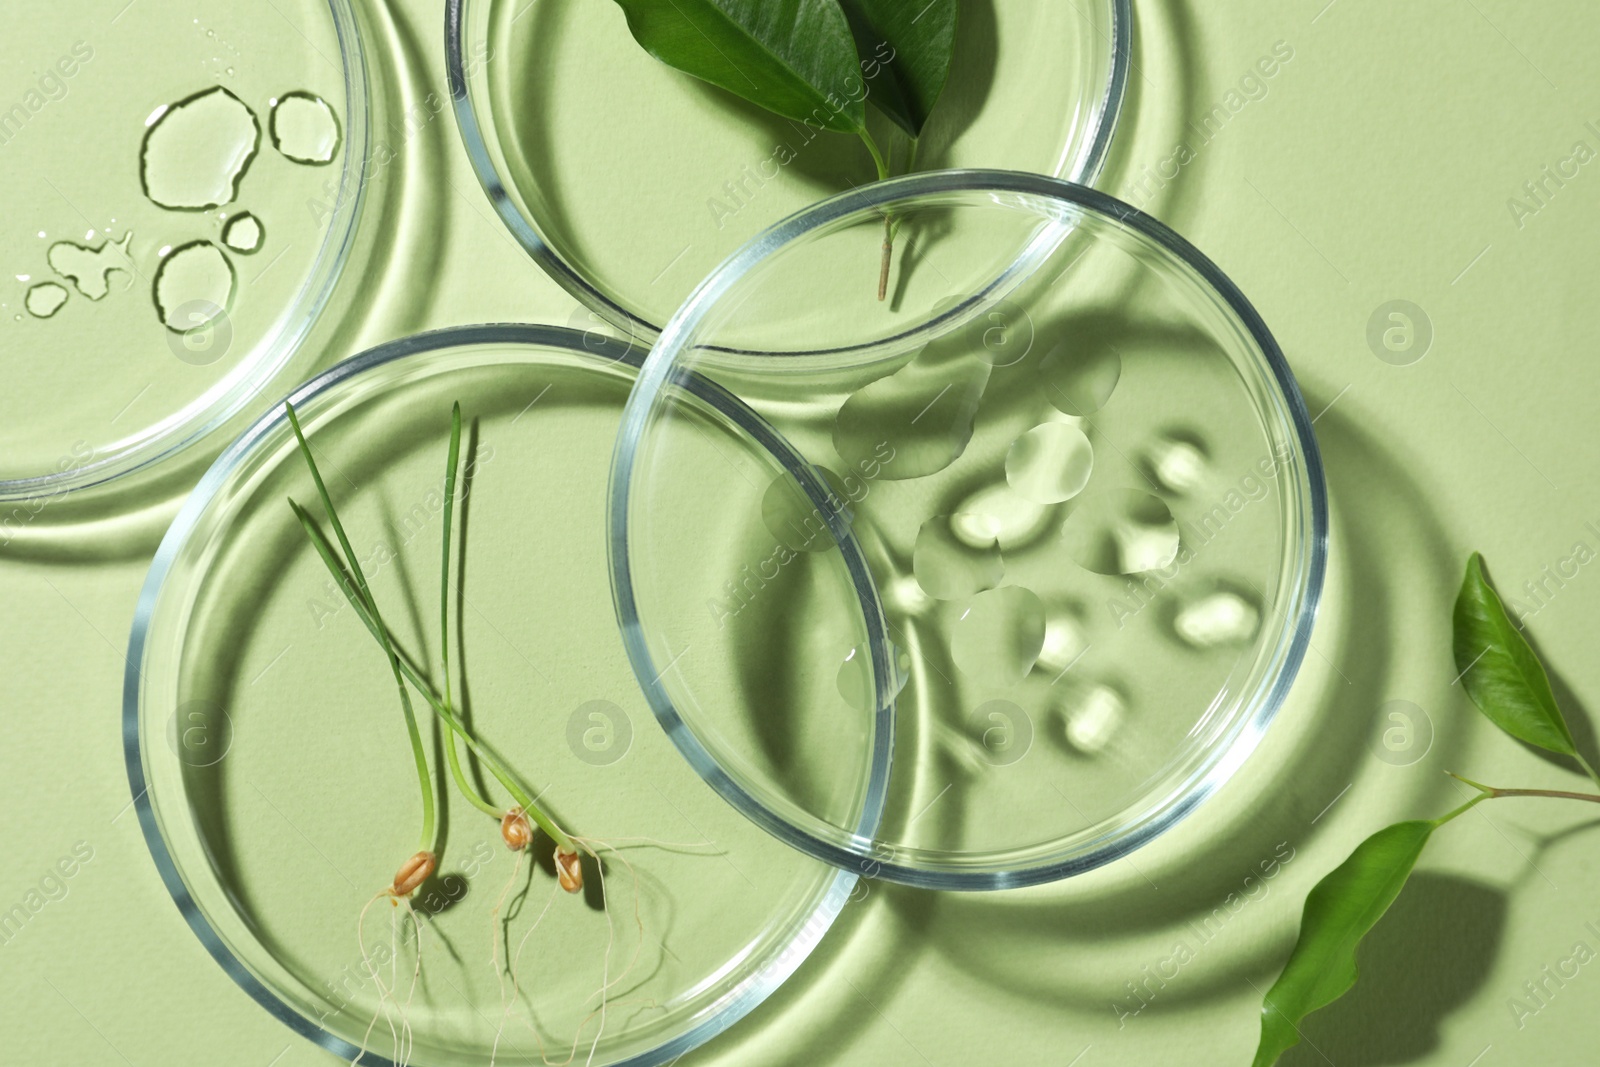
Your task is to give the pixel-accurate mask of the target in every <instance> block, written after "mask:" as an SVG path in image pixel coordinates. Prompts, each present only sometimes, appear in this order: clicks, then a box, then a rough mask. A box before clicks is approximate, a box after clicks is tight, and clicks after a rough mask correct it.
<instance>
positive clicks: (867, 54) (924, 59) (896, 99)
mask: <svg viewBox="0 0 1600 1067" xmlns="http://www.w3.org/2000/svg"><path fill="white" fill-rule="evenodd" d="M839 3H840V5H841V6H842V7H843V8H844V13H845V17H846V18H848V19H849V20H850V32H851V33H853V34H854V35H855V39H856V51H857V52H859V53H860V56H861V69H862V73H863V74H864V75H865V76H866V78H867V102H868V103H869V104H871V105H873V106H874V107H876V108H877V109H878V110H879V111H881V112H883V113H884V114H885V115H887V116H888V117H889V118H890V119H891V120H892V121H893V122H894V124H895V125H897V126H899V127H900V128H901V129H903V130H905V131H906V132H907V133H909V134H910V135H911V136H912V137H920V136H921V135H922V127H923V126H925V125H927V122H928V114H929V112H931V111H932V110H933V105H934V103H935V102H936V101H937V100H938V99H939V94H940V93H941V92H943V91H944V83H945V81H946V79H947V78H948V77H949V76H950V58H951V56H952V55H954V54H955V47H956V8H957V7H958V6H959V5H958V3H957V0H931V2H925V0H839Z"/></svg>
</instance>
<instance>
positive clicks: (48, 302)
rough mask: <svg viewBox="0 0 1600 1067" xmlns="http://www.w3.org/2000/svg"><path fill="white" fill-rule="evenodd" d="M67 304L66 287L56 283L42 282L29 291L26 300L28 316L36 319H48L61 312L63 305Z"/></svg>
mask: <svg viewBox="0 0 1600 1067" xmlns="http://www.w3.org/2000/svg"><path fill="white" fill-rule="evenodd" d="M66 302H67V290H66V287H65V286H61V285H57V284H56V283H55V282H40V283H39V284H38V285H35V286H34V287H33V288H31V289H29V290H28V295H27V298H26V299H25V300H24V304H25V306H26V307H27V309H28V314H30V315H32V316H33V317H34V318H36V319H48V318H49V317H50V316H51V315H54V314H55V313H56V312H58V311H60V310H61V305H63V304H65V303H66Z"/></svg>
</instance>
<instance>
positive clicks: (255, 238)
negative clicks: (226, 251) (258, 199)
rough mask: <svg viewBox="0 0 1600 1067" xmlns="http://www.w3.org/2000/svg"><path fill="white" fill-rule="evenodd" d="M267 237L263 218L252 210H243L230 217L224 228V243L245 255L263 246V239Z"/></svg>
mask: <svg viewBox="0 0 1600 1067" xmlns="http://www.w3.org/2000/svg"><path fill="white" fill-rule="evenodd" d="M265 237H266V230H265V229H264V228H263V227H262V225H261V220H260V219H258V218H256V217H255V216H254V215H252V214H250V212H248V211H245V212H241V213H240V214H238V215H235V216H234V217H233V218H231V219H229V220H228V222H227V225H225V226H224V227H223V228H222V243H223V244H225V245H227V246H228V247H229V248H231V249H233V250H234V251H235V252H243V253H244V254H245V255H249V254H250V253H252V252H254V251H256V250H257V249H259V248H260V247H261V241H262V239H263V238H265Z"/></svg>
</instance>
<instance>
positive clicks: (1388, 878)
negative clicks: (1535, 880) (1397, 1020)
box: [1252, 821, 1439, 1067]
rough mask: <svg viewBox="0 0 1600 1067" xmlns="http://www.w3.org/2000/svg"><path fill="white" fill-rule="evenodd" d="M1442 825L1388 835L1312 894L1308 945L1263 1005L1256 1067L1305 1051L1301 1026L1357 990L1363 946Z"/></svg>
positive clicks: (1399, 826)
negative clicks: (1359, 948)
mask: <svg viewBox="0 0 1600 1067" xmlns="http://www.w3.org/2000/svg"><path fill="white" fill-rule="evenodd" d="M1438 825H1439V824H1438V823H1437V822H1426V821H1420V822H1402V823H1395V824H1394V825H1393V826H1387V827H1384V828H1383V829H1382V830H1379V831H1378V832H1377V833H1375V834H1373V835H1372V836H1371V837H1369V838H1367V839H1366V840H1365V841H1363V842H1361V844H1359V845H1357V846H1356V850H1355V851H1354V852H1352V853H1350V858H1349V859H1347V860H1345V861H1344V862H1343V863H1341V864H1340V865H1339V866H1338V867H1336V868H1334V870H1333V871H1332V872H1331V873H1330V874H1329V875H1328V876H1327V877H1326V878H1324V879H1323V880H1322V881H1320V882H1318V883H1317V885H1316V888H1315V889H1313V890H1311V895H1310V896H1308V897H1306V910H1305V914H1304V915H1303V916H1302V917H1301V919H1300V939H1299V940H1298V941H1296V942H1295V945H1294V951H1293V952H1292V953H1290V954H1289V962H1288V964H1286V965H1285V966H1284V968H1283V973H1282V974H1281V975H1279V976H1278V980H1277V981H1276V982H1274V983H1273V986H1272V988H1271V989H1269V990H1267V995H1266V997H1265V998H1264V999H1263V1001H1262V1004H1261V1043H1260V1045H1259V1046H1257V1048H1256V1058H1255V1060H1254V1061H1252V1067H1272V1064H1274V1063H1277V1062H1278V1057H1279V1056H1281V1055H1283V1054H1284V1052H1286V1051H1288V1050H1289V1049H1291V1048H1293V1047H1294V1046H1295V1045H1298V1044H1299V1043H1300V1021H1301V1020H1302V1019H1304V1018H1305V1017H1306V1016H1307V1015H1310V1014H1311V1013H1312V1012H1314V1011H1316V1010H1317V1009H1318V1008H1322V1007H1326V1006H1327V1005H1329V1004H1332V1003H1333V1002H1334V1001H1335V1000H1338V999H1339V998H1340V997H1342V996H1344V995H1345V994H1346V993H1348V992H1349V991H1350V987H1351V986H1353V985H1355V983H1356V946H1357V945H1359V944H1360V943H1361V939H1362V938H1363V937H1365V936H1366V935H1367V932H1368V931H1370V930H1371V929H1372V928H1373V926H1375V925H1376V924H1377V922H1378V920H1379V919H1381V918H1383V913H1384V912H1386V911H1388V910H1389V905H1390V904H1393V903H1394V898H1395V897H1397V896H1399V895H1400V890H1401V889H1402V888H1403V887H1404V886H1405V884H1406V879H1407V878H1409V877H1410V876H1411V869H1412V868H1413V867H1415V866H1416V864H1417V857H1418V856H1420V855H1422V848H1423V846H1424V845H1426V844H1427V843H1428V838H1429V837H1430V836H1431V835H1432V834H1433V831H1434V830H1435V829H1436V828H1437V827H1438Z"/></svg>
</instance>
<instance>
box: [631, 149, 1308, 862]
mask: <svg viewBox="0 0 1600 1067" xmlns="http://www.w3.org/2000/svg"><path fill="white" fill-rule="evenodd" d="M886 231H887V232H888V233H890V235H891V236H892V242H893V243H892V248H891V253H892V259H891V274H890V284H889V286H888V293H887V299H884V300H882V301H880V300H879V298H878V286H877V284H876V283H877V279H878V275H879V270H880V266H881V255H882V247H883V244H884V235H885V232H886ZM1018 248H1024V249H1026V250H1027V252H1026V254H1025V255H1024V256H1023V257H1022V258H1021V259H1018V258H1017V255H1016V249H1018ZM984 278H993V279H998V280H997V281H993V282H990V283H984V284H981V285H978V286H974V285H972V284H971V279H984ZM706 382H714V383H716V384H717V385H718V386H720V387H721V388H723V389H725V390H727V391H728V392H729V393H730V394H732V395H733V396H735V397H737V398H738V399H739V400H741V401H742V402H743V404H744V405H745V407H744V409H741V410H744V411H746V412H747V415H746V416H745V417H742V418H740V419H731V418H729V417H728V415H727V414H726V409H725V408H719V407H716V406H713V405H710V404H708V403H707V402H706V399H705V386H704V383H706ZM691 386H692V388H691ZM795 457H800V461H799V462H796V461H795ZM610 492H611V505H610V509H611V510H610V524H611V533H610V538H611V544H610V552H611V566H612V580H613V588H614V594H615V597H616V602H617V611H618V616H619V620H620V623H621V627H622V632H623V635H624V640H625V643H626V645H627V649H628V654H629V656H630V658H631V660H632V664H633V668H634V672H635V674H636V675H637V676H638V678H639V681H640V683H641V684H642V685H643V686H644V689H645V692H646V695H647V697H648V699H649V701H650V703H651V706H652V708H653V710H654V712H655V714H656V716H657V717H658V719H659V720H660V721H661V723H662V724H663V726H665V728H666V730H667V733H668V735H669V736H670V737H671V738H672V739H673V741H674V742H675V743H676V744H677V746H678V748H679V749H680V750H681V751H682V752H683V753H684V754H685V756H686V757H687V758H688V759H689V761H690V763H691V764H692V765H693V766H694V767H695V768H696V769H697V770H698V771H699V773H700V774H701V776H702V777H703V778H704V779H705V780H706V781H707V782H708V783H709V784H710V785H711V786H712V787H713V788H714V789H716V790H717V791H718V792H719V793H720V794H722V796H723V797H724V798H725V799H726V800H728V801H729V802H730V803H732V804H733V805H734V806H736V807H737V808H739V809H740V810H742V811H743V812H744V813H745V815H747V816H748V817H749V818H751V819H753V820H754V821H755V822H756V823H758V824H759V825H761V826H763V827H764V828H765V829H767V830H768V831H770V832H771V833H773V834H774V835H776V836H777V837H779V838H781V839H782V840H784V841H787V842H788V843H789V844H791V845H793V846H795V847H797V848H799V849H801V850H802V851H805V852H807V853H809V854H811V855H814V856H817V857H820V858H823V859H825V860H828V861H830V862H832V863H834V864H836V865H839V866H841V867H844V868H846V869H848V870H851V871H854V872H857V873H860V874H862V875H865V876H867V877H877V878H884V879H888V880H892V881H898V882H903V883H907V884H912V885H919V886H926V887H933V888H945V889H967V890H979V889H1002V888H1008V887H1014V886H1023V885H1030V884H1036V883H1040V882H1046V881H1050V880H1054V879H1058V878H1062V877H1065V876H1068V875H1072V874H1075V873H1078V872H1081V871H1085V870H1089V869H1091V868H1093V867H1096V866H1098V865H1101V864H1104V863H1107V862H1110V861H1111V860H1114V859H1116V858H1118V857H1120V856H1122V855H1125V854H1127V853H1128V852H1130V851H1132V850H1133V849H1135V848H1138V847H1139V846H1140V845H1142V844H1144V843H1145V842H1147V841H1149V840H1150V839H1152V838H1153V837H1155V836H1156V835H1158V834H1159V833H1161V832H1162V831H1164V830H1165V829H1167V828H1168V827H1170V826H1172V825H1173V824H1174V823H1176V822H1177V821H1178V820H1179V819H1181V818H1182V817H1184V816H1185V815H1186V814H1187V813H1189V812H1190V811H1192V810H1193V809H1194V808H1195V807H1196V806H1197V805H1198V804H1200V803H1201V802H1202V801H1203V800H1204V799H1205V798H1206V797H1207V796H1208V795H1210V794H1211V793H1213V792H1214V791H1215V790H1217V789H1218V788H1220V787H1221V786H1222V785H1223V783H1225V782H1226V781H1227V780H1228V778H1229V777H1230V776H1231V775H1232V774H1233V773H1234V771H1235V770H1237V768H1238V767H1239V765H1240V763H1241V762H1242V760H1243V759H1244V758H1245V757H1246V756H1247V755H1248V754H1249V752H1250V751H1251V750H1252V749H1253V748H1254V746H1255V745H1256V744H1257V742H1258V741H1259V739H1260V737H1261V736H1262V734H1263V732H1264V730H1265V729H1266V727H1267V725H1268V724H1269V722H1270V721H1271V719H1272V717H1273V715H1274V713H1275V712H1276V710H1277V708H1278V707H1279V706H1280V704H1281V703H1282V701H1283V699H1284V697H1285V695H1286V693H1287V691H1288V688H1289V686H1290V684H1291V682H1292V681H1293V678H1294V676H1295V673H1296V671H1297V669H1298V667H1299V665H1300V662H1301V659H1302V657H1303V655H1304V653H1305V650H1306V648H1307V642H1308V638H1309V632H1310V626H1311V620H1312V617H1313V614H1314V611H1315V608H1316V604H1317V600H1318V596H1319V593H1320V590H1321V585H1322V580H1323V573H1324V561H1325V553H1326V535H1327V507H1326V494H1325V488H1324V482H1323V475H1322V468H1321V461H1320V459H1319V455H1318V451H1317V446H1316V442H1315V439H1314V437H1313V435H1312V430H1311V424H1310V419H1309V417H1308V416H1307V413H1306V409H1305V405H1304V403H1303V401H1302V399H1301V396H1300V393H1299V390H1298V387H1297V386H1296V384H1295V381H1294V378H1293V376H1292V374H1291V372H1290V370H1289V367H1288V365H1287V363H1286V361H1285V359H1284V357H1283V354H1282V352H1281V351H1280V350H1279V348H1278V346H1277V344H1276V342H1275V341H1274V340H1273V338H1272V335H1271V333H1270V332H1269V331H1268V329H1267V327H1266V325H1265V324H1264V323H1263V322H1262V320H1261V318H1260V317H1259V316H1258V315H1257V313H1256V312H1255V311H1254V310H1253V309H1252V307H1251V306H1250V304H1249V302H1248V301H1247V300H1246V299H1245V297H1244V296H1243V295H1242V294H1241V293H1240V292H1239V290H1238V289H1237V288H1236V287H1235V286H1234V285H1233V284H1232V283H1231V282H1230V281H1229V280H1228V279H1227V278H1226V277H1225V276H1224V275H1223V274H1222V273H1221V271H1219V270H1218V269H1217V267H1216V266H1215V265H1213V264H1212V263H1211V262H1210V261H1209V260H1207V259H1206V258H1205V256H1204V255H1202V254H1201V253H1200V252H1199V251H1197V250H1196V249H1195V248H1193V247H1192V246H1191V245H1189V244H1188V243H1187V242H1186V241H1184V240H1183V239H1182V238H1181V237H1179V236H1178V235H1176V234H1175V233H1173V232H1172V231H1171V230H1169V229H1168V228H1166V227H1165V226H1163V225H1162V224H1161V223H1159V222H1157V221H1155V220H1153V219H1150V218H1148V217H1146V216H1144V215H1142V214H1140V213H1139V212H1137V211H1136V210H1134V209H1133V208H1131V207H1129V206H1127V205H1125V204H1123V203H1120V202H1118V201H1116V200H1114V199H1112V198H1110V197H1108V196H1106V195H1104V194H1101V193H1098V192H1095V191H1093V190H1090V189H1087V188H1084V187H1082V186H1078V185H1073V184H1070V183H1066V182H1061V181H1057V180H1054V179H1050V178H1045V177H1041V176H1037V175H1027V174H1020V173H1011V172H1002V171H949V172H944V173H939V174H931V175H924V176H914V177H909V178H902V179H895V180H893V181H890V182H886V183H881V184H878V185H872V186H868V187H864V188H862V189H860V190H857V191H855V192H851V193H849V194H846V195H843V196H839V197H836V198H834V199H831V200H828V201H825V202H822V203H820V204H818V205H816V206H814V207H812V208H810V209H807V210H806V211H804V212H802V213H800V214H798V215H795V216H793V217H791V218H790V219H789V220H787V221H785V222H783V223H781V224H779V225H778V226H776V227H774V228H773V229H771V230H769V231H768V232H766V233H764V234H762V235H761V236H760V237H758V238H756V239H755V240H754V241H752V242H751V243H750V244H748V245H746V246H745V247H744V248H743V249H742V250H741V251H740V252H738V253H737V254H735V255H734V256H733V257H732V258H731V259H729V260H728V261H727V262H726V263H724V264H723V265H722V266H721V267H720V268H718V269H717V270H716V271H715V272H714V273H713V274H712V275H711V276H710V277H709V278H708V279H707V280H706V281H705V282H704V283H703V284H702V285H701V286H700V288H699V289H698V290H697V291H696V292H695V294H694V295H693V296H692V297H690V298H689V300H688V302H687V303H686V304H685V305H684V306H683V308H682V309H681V310H680V311H679V312H678V313H677V315H676V316H675V317H674V318H673V319H672V320H671V321H670V322H669V324H668V325H667V327H666V328H665V330H664V331H663V333H662V335H661V338H660V340H659V342H658V343H657V345H656V346H655V348H654V349H653V350H652V352H651V355H650V356H649V358H648V360H647V361H646V363H645V365H644V368H643V370H642V371H641V373H640V375H639V379H638V382H637V383H636V385H635V386H634V389H633V392H632V395H631V396H630V398H629V401H628V406H627V408H626V410H625V413H624V416H623V422H622V427H621V430H620V432H619V438H618V444H617V449H616V453H615V456H614V460H613V469H612V484H611V490H610ZM863 783H867V784H866V785H865V786H863ZM863 788H866V789H867V790H868V791H869V792H871V793H873V794H874V795H880V794H881V795H882V797H883V798H884V800H883V805H884V810H883V814H882V818H881V820H880V821H879V823H878V825H877V827H876V828H875V829H873V830H871V831H870V832H867V831H865V830H864V829H863V827H862V825H861V824H860V822H859V819H858V813H859V810H860V808H859V801H858V796H859V794H860V791H861V790H862V789H863Z"/></svg>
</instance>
